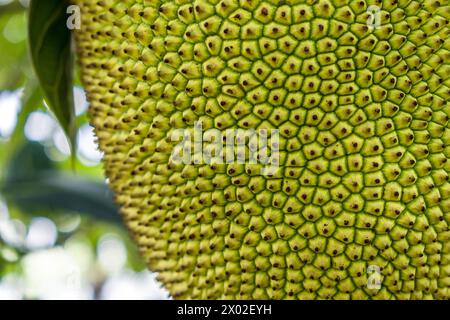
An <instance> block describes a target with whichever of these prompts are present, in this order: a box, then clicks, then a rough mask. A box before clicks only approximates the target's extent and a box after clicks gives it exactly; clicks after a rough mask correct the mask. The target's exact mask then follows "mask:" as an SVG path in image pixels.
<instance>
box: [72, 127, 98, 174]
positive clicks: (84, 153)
mask: <svg viewBox="0 0 450 320" xmlns="http://www.w3.org/2000/svg"><path fill="white" fill-rule="evenodd" d="M78 155H79V156H80V158H81V160H86V161H83V162H84V163H85V164H86V165H96V164H98V163H99V162H100V160H101V159H102V156H103V154H102V153H101V152H100V151H99V150H98V145H97V143H96V138H95V135H94V129H93V128H92V127H91V126H90V125H88V124H86V125H84V126H82V127H81V128H80V129H79V130H78Z"/></svg>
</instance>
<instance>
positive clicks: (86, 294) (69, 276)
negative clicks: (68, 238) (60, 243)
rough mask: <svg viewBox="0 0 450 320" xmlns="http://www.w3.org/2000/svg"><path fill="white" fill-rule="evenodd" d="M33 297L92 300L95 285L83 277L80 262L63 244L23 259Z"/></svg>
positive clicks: (28, 288)
mask: <svg viewBox="0 0 450 320" xmlns="http://www.w3.org/2000/svg"><path fill="white" fill-rule="evenodd" d="M22 268H23V272H24V278H25V283H26V290H25V297H26V298H29V299H36V298H39V299H44V300H47V299H55V300H70V299H91V298H92V296H93V288H92V286H91V285H90V284H89V283H88V282H87V279H86V277H84V276H83V274H82V271H81V269H80V267H79V263H78V261H77V259H76V257H74V256H73V255H72V254H71V253H70V252H69V251H67V250H64V249H63V248H61V247H56V248H53V249H49V250H42V251H36V252H33V253H30V254H28V255H27V256H26V257H25V258H24V259H23V260H22Z"/></svg>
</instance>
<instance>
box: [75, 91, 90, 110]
mask: <svg viewBox="0 0 450 320" xmlns="http://www.w3.org/2000/svg"><path fill="white" fill-rule="evenodd" d="M73 97H74V100H75V114H76V115H77V116H79V115H82V114H83V113H85V112H86V110H87V108H88V102H87V99H86V92H85V91H84V90H83V89H82V88H80V87H75V88H74V89H73Z"/></svg>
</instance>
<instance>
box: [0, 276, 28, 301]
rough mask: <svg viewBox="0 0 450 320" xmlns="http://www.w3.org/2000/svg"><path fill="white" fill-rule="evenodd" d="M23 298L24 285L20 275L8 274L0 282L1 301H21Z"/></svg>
mask: <svg viewBox="0 0 450 320" xmlns="http://www.w3.org/2000/svg"><path fill="white" fill-rule="evenodd" d="M22 297H23V283H22V280H21V278H20V277H19V276H18V275H15V274H13V273H9V274H6V275H5V276H4V277H3V278H2V279H1V281H0V300H20V299H22Z"/></svg>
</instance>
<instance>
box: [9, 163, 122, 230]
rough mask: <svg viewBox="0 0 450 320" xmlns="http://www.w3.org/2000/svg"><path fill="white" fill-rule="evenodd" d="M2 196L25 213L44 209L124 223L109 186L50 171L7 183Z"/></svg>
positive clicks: (40, 211)
mask: <svg viewBox="0 0 450 320" xmlns="http://www.w3.org/2000/svg"><path fill="white" fill-rule="evenodd" d="M0 193H1V194H2V196H3V197H4V198H5V199H6V201H8V202H9V203H12V204H14V205H15V206H17V207H18V208H19V209H21V210H22V211H23V212H26V213H36V212H38V213H40V214H41V213H42V211H44V210H54V211H62V212H67V211H69V212H78V213H80V214H85V215H89V216H90V217H91V218H94V219H100V220H107V221H111V222H115V223H119V224H120V223H121V218H120V215H119V213H118V210H117V207H116V205H115V204H114V201H113V195H112V193H111V191H110V190H109V189H108V187H107V186H106V184H103V183H100V182H96V181H90V180H88V179H83V178H79V177H76V176H73V175H70V174H63V173H60V172H58V171H56V170H50V171H46V172H41V173H40V174H35V175H33V176H31V177H28V178H27V179H20V180H8V181H6V182H5V184H4V185H3V186H2V187H1V188H0Z"/></svg>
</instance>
